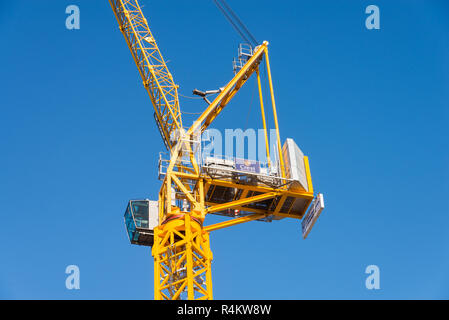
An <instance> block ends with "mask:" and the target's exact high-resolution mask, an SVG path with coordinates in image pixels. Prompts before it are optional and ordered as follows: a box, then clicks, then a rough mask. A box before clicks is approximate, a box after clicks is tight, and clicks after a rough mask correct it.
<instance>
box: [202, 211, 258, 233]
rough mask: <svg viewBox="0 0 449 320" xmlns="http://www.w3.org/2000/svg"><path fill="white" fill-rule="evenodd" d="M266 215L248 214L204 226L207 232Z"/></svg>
mask: <svg viewBox="0 0 449 320" xmlns="http://www.w3.org/2000/svg"><path fill="white" fill-rule="evenodd" d="M265 216H266V215H265V214H253V215H250V216H246V217H241V218H237V219H231V220H228V221H224V222H220V223H216V224H212V225H210V226H206V227H204V228H203V230H204V231H206V232H211V231H215V230H220V229H223V228H228V227H232V226H235V225H238V224H241V223H245V222H249V221H254V220H258V219H262V218H264V217H265Z"/></svg>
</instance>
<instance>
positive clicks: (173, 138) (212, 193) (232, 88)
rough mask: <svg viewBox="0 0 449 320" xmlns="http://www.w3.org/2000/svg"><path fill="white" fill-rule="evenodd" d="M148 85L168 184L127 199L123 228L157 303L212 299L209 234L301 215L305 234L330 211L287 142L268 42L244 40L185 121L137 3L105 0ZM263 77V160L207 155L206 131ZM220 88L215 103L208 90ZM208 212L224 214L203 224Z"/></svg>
mask: <svg viewBox="0 0 449 320" xmlns="http://www.w3.org/2000/svg"><path fill="white" fill-rule="evenodd" d="M109 2H110V5H111V7H112V9H113V11H114V14H115V17H116V19H117V21H118V24H119V27H120V30H121V32H122V33H123V35H124V37H125V40H126V43H127V44H128V47H129V50H130V51H131V54H132V56H133V58H134V61H135V63H136V66H137V68H138V70H139V73H140V75H141V78H142V80H143V85H144V87H145V89H146V90H147V92H148V95H149V97H150V100H151V102H152V105H153V108H154V119H155V121H156V124H157V127H158V129H159V131H160V133H161V136H162V140H163V142H164V144H165V146H166V148H167V149H168V150H169V154H170V155H169V158H168V159H164V158H162V157H161V158H160V160H159V177H160V180H162V186H161V188H160V191H159V198H158V200H157V201H150V200H148V199H146V200H131V201H129V203H128V206H127V208H126V212H125V226H126V229H127V233H128V236H129V239H130V241H131V243H132V244H136V245H143V246H150V247H152V255H153V258H154V298H155V299H156V300H177V299H184V298H186V299H189V300H194V299H198V300H209V299H212V298H213V294H212V274H211V264H212V260H213V255H212V251H211V249H210V233H211V232H212V231H215V230H219V229H223V228H228V227H231V226H234V225H237V224H241V223H245V222H250V221H255V220H260V221H272V220H280V219H284V218H292V219H297V220H300V219H303V218H304V219H303V221H302V229H303V237H304V238H305V237H307V235H308V233H309V232H310V229H311V228H312V227H313V225H314V223H315V221H316V220H317V218H318V217H319V215H320V213H321V211H322V210H323V208H324V200H323V195H322V194H317V195H315V193H314V188H313V185H312V178H311V174H310V168H309V161H308V157H306V156H304V154H303V153H302V151H301V149H299V147H298V146H297V145H296V143H295V142H294V141H293V140H292V139H287V140H286V142H285V143H284V145H283V146H282V145H281V139H280V134H279V124H278V118H277V110H276V102H275V96H274V88H273V81H272V74H271V69H270V62H269V54H268V42H266V41H265V42H263V43H261V44H258V45H257V46H255V47H253V46H252V45H248V44H247V45H240V47H239V55H238V57H237V58H236V59H235V60H234V72H235V75H234V77H233V78H232V79H231V81H229V83H227V84H226V86H225V87H223V88H220V89H219V90H214V91H206V92H202V91H199V90H195V91H194V94H197V95H199V96H200V97H203V99H204V100H205V101H206V102H207V107H206V108H205V110H204V111H203V112H202V113H201V115H200V116H199V117H198V118H197V119H196V121H194V123H193V124H192V125H191V126H190V127H188V128H185V127H183V123H182V117H181V110H180V104H179V96H178V86H177V85H176V84H175V82H174V79H173V76H172V74H171V73H170V71H169V69H168V67H167V64H166V62H165V60H164V58H163V56H162V54H161V51H160V49H159V47H158V45H157V43H156V40H155V38H154V36H153V33H152V32H151V30H150V28H149V25H148V21H147V19H146V18H145V16H144V15H143V13H142V10H141V7H140V5H139V2H138V0H109ZM263 62H264V63H265V66H266V70H267V79H268V84H269V91H270V92H269V96H270V100H271V109H272V112H273V121H274V127H275V131H276V147H275V150H273V151H272V152H273V153H274V156H275V159H276V160H275V161H273V160H271V156H270V148H269V141H268V133H267V132H268V129H267V117H266V114H265V105H264V98H263V90H262V84H261V75H260V66H261V64H262V63H263ZM252 76H254V77H256V79H257V87H258V93H259V100H260V110H261V115H262V124H263V128H264V135H265V146H266V153H267V162H268V163H261V162H259V161H255V160H250V159H237V158H233V157H228V158H227V157H220V156H216V155H214V156H210V157H206V158H205V157H203V155H202V152H201V137H202V134H203V133H204V132H205V130H207V128H208V127H209V126H210V125H211V124H212V122H213V121H214V120H215V119H216V118H217V117H218V116H219V115H220V113H221V112H222V111H223V109H224V108H225V107H226V106H227V105H228V104H229V102H230V101H231V100H232V99H233V98H234V96H235V95H236V94H237V93H238V92H239V90H240V89H241V88H242V87H243V86H244V85H245V83H246V82H247V81H248V80H249V79H250V78H251V77H252ZM212 94H214V95H215V98H214V99H213V100H212V99H211V101H210V100H209V99H207V96H209V95H212ZM208 214H215V215H221V216H224V217H227V219H226V220H225V221H223V222H219V223H214V224H210V225H205V224H204V223H205V219H206V216H207V215H208Z"/></svg>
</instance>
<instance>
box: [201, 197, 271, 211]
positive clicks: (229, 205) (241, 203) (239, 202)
mask: <svg viewBox="0 0 449 320" xmlns="http://www.w3.org/2000/svg"><path fill="white" fill-rule="evenodd" d="M276 195H277V193H276V192H270V193H264V194H260V195H257V196H254V197H249V198H244V199H239V200H235V201H231V202H226V203H223V204H218V205H215V206H212V207H209V208H207V209H206V212H207V213H214V212H219V211H222V210H225V209H232V208H234V207H237V206H244V205H247V204H251V203H255V202H260V201H264V200H267V199H270V198H274V197H275V196H276Z"/></svg>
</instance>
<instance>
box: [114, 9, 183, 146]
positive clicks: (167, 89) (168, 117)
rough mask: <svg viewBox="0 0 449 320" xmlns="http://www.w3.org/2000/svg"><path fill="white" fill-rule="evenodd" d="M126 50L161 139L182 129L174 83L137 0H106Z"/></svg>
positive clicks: (167, 138) (168, 144)
mask: <svg viewBox="0 0 449 320" xmlns="http://www.w3.org/2000/svg"><path fill="white" fill-rule="evenodd" d="M109 3H110V5H111V7H112V10H113V11H114V14H115V17H116V19H117V22H118V24H119V26H120V30H121V31H122V33H123V35H124V37H125V40H126V43H127V44H128V47H129V50H130V51H131V54H132V56H133V58H134V61H135V63H136V66H137V68H138V70H139V73H140V75H141V77H142V80H143V84H144V86H145V88H146V90H147V92H148V94H149V96H150V99H151V102H152V103H153V107H154V110H155V112H156V118H157V121H158V122H159V125H160V129H161V131H162V135H163V139H164V142H165V144H166V145H167V147H168V148H171V147H172V145H171V142H170V136H171V135H172V134H173V133H174V132H175V131H176V130H181V129H182V119H181V110H180V107H179V97H178V86H177V85H176V84H175V82H174V80H173V76H172V74H171V73H170V71H169V70H168V67H167V64H166V63H165V60H164V57H163V56H162V53H161V51H160V50H159V47H158V46H157V43H156V41H155V39H154V36H153V34H152V32H151V30H150V28H149V26H148V22H147V20H146V18H145V16H144V15H143V13H142V10H141V8H140V5H139V2H138V1H137V0H109Z"/></svg>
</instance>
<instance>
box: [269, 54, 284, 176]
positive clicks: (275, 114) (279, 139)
mask: <svg viewBox="0 0 449 320" xmlns="http://www.w3.org/2000/svg"><path fill="white" fill-rule="evenodd" d="M264 52H265V62H266V63H267V71H268V72H267V73H268V82H269V84H270V93H271V104H272V106H273V116H274V124H275V127H276V137H277V145H278V153H279V160H280V165H281V173H282V178H286V176H285V166H284V156H283V154H282V144H281V136H280V134H279V123H278V115H277V111H276V99H275V98H274V88H273V79H272V77H271V68H270V58H269V57H268V48H265V50H264Z"/></svg>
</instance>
